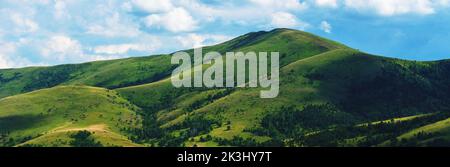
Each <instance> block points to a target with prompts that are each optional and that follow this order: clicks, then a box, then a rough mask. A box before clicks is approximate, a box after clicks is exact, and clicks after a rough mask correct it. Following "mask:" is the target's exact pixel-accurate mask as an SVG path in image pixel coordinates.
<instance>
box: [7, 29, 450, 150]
mask: <svg viewBox="0 0 450 167" xmlns="http://www.w3.org/2000/svg"><path fill="white" fill-rule="evenodd" d="M186 51H187V52H188V53H192V52H193V50H186ZM207 51H218V52H220V53H225V52H228V51H242V52H248V51H255V52H260V51H266V52H270V51H279V52H280V68H281V69H280V78H281V81H280V95H279V96H278V97H277V98H274V99H261V98H260V97H259V91H260V90H261V88H211V89H207V88H174V87H173V86H172V85H171V82H170V79H169V78H168V77H169V76H170V74H171V72H172V70H173V69H174V68H176V66H174V65H171V64H170V55H155V56H149V57H138V58H128V59H119V60H110V61H99V62H91V63H84V64H73V65H60V66H53V67H29V68H22V69H5V70H0V98H2V97H3V98H2V99H0V125H1V126H0V135H1V136H0V137H1V138H0V145H3V146H78V145H75V144H76V143H77V142H74V141H78V140H77V139H78V138H77V137H76V136H80V135H76V134H77V133H80V134H81V136H82V135H83V134H84V133H82V132H87V133H91V135H90V136H89V138H90V140H89V141H91V140H93V141H96V142H98V143H100V144H101V145H103V146H450V140H449V137H448V136H449V135H450V133H449V131H448V129H449V127H450V124H448V118H450V96H449V95H448V93H449V92H450V86H449V85H450V79H449V78H448V76H449V75H450V61H449V60H442V61H433V62H417V61H406V60H399V59H392V58H387V57H380V56H374V55H370V54H367V53H364V52H361V51H358V50H355V49H352V48H350V47H347V46H345V45H342V44H339V43H337V42H334V41H331V40H327V39H324V38H321V37H318V36H315V35H312V34H309V33H306V32H301V31H297V30H291V29H275V30H272V31H268V32H266V31H261V32H253V33H249V34H246V35H243V36H240V37H237V38H235V39H232V40H230V41H228V42H224V43H222V44H218V45H214V46H209V47H205V48H204V52H207ZM74 136H75V137H74ZM84 140H86V139H84ZM74 143H75V144H74ZM93 144H94V145H93V146H96V145H95V144H96V143H95V142H94V143H93Z"/></svg>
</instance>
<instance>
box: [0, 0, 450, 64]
mask: <svg viewBox="0 0 450 167" xmlns="http://www.w3.org/2000/svg"><path fill="white" fill-rule="evenodd" d="M449 9H450V0H0V68H18V67H26V66H48V65H56V64H66V63H80V62H88V61H95V60H108V59H117V58H125V57H133V56H146V55H153V54H163V53H172V52H175V51H177V50H181V49H188V48H193V47H201V46H206V45H213V44H217V43H221V42H224V41H227V40H230V39H232V38H234V37H237V36H239V35H243V34H245V33H248V32H254V31H261V30H266V31H267V30H271V29H274V28H292V29H297V30H303V31H307V32H311V33H314V34H317V35H320V36H323V37H325V38H329V39H332V40H336V41H339V42H341V43H344V44H346V45H348V46H350V47H353V48H356V49H359V50H361V51H364V52H368V53H371V54H376V55H383V56H388V57H395V58H402V59H408V60H439V59H449V58H450V10H449Z"/></svg>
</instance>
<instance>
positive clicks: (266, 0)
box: [250, 0, 307, 10]
mask: <svg viewBox="0 0 450 167" xmlns="http://www.w3.org/2000/svg"><path fill="white" fill-rule="evenodd" d="M250 2H252V3H254V4H256V5H258V6H260V7H264V8H272V9H276V10H280V9H286V10H303V9H306V8H307V4H306V2H300V1H299V0H250Z"/></svg>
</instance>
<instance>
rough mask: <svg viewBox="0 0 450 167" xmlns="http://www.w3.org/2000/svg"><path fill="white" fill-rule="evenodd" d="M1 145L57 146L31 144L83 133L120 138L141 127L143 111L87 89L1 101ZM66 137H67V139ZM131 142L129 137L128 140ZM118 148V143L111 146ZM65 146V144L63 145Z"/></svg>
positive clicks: (41, 92) (112, 94) (104, 91)
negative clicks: (65, 134) (88, 132)
mask: <svg viewBox="0 0 450 167" xmlns="http://www.w3.org/2000/svg"><path fill="white" fill-rule="evenodd" d="M0 106H1V110H0V125H1V126H0V133H1V135H2V136H1V137H2V138H1V140H0V141H1V142H0V144H2V145H6V146H14V145H20V144H23V143H25V142H27V144H39V145H44V146H47V145H50V144H51V145H57V146H59V145H58V144H62V143H54V142H51V143H43V142H30V140H35V139H38V140H39V139H40V140H41V141H45V142H48V141H50V140H42V139H45V138H47V137H48V136H54V135H55V134H59V135H62V134H63V132H76V131H80V130H89V131H93V132H96V131H99V133H100V132H103V133H106V132H108V133H112V134H116V135H117V136H123V135H127V134H129V133H128V132H127V131H128V130H129V129H132V128H138V127H140V126H141V123H140V117H139V115H137V114H136V111H139V108H137V107H136V106H134V105H132V104H130V103H129V102H128V101H127V100H125V99H123V98H121V97H120V96H118V95H117V93H116V92H114V91H111V90H107V89H103V88H95V87H86V86H60V87H54V88H50V89H42V90H38V91H34V92H30V93H26V94H21V95H16V96H11V97H7V98H3V99H1V100H0ZM63 136H64V135H63ZM125 139H127V138H126V137H125V138H124V140H125ZM110 144H111V145H114V142H111V143H110ZM62 145H64V144H62Z"/></svg>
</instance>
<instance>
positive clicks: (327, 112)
mask: <svg viewBox="0 0 450 167" xmlns="http://www.w3.org/2000/svg"><path fill="white" fill-rule="evenodd" d="M355 120H356V119H355V118H354V117H353V116H352V115H349V114H347V113H344V112H341V111H339V109H337V108H336V107H335V106H333V105H331V104H308V105H306V106H304V107H303V108H301V109H299V108H297V107H295V106H292V105H289V106H281V107H280V108H278V109H275V110H273V111H270V112H269V113H268V114H267V115H266V116H264V118H263V119H262V121H261V127H260V128H254V129H249V130H248V131H250V132H252V133H254V134H257V135H261V136H278V135H281V136H294V135H297V134H299V133H300V134H301V133H304V132H306V131H313V130H319V129H325V128H328V127H330V126H332V125H348V124H351V123H353V122H354V121H355Z"/></svg>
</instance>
